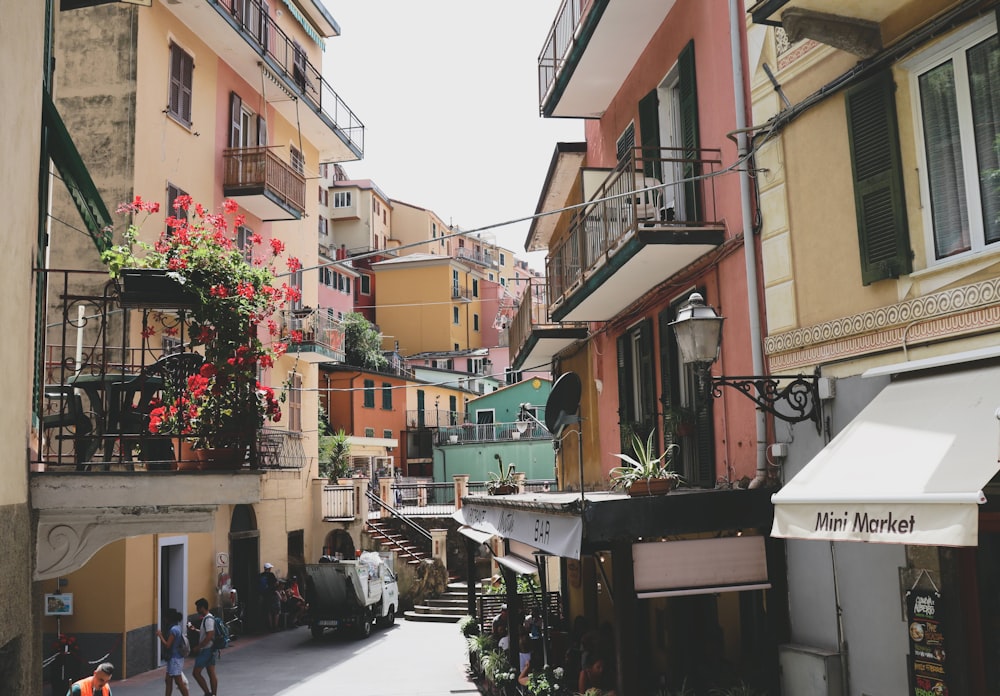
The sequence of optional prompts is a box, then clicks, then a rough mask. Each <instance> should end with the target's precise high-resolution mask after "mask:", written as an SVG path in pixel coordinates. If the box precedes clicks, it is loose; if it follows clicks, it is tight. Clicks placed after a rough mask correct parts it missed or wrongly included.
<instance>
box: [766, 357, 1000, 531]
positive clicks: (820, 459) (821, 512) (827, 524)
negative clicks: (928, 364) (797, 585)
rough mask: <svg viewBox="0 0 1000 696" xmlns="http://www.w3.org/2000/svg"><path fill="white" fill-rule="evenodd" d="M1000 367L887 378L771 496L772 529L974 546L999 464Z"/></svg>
mask: <svg viewBox="0 0 1000 696" xmlns="http://www.w3.org/2000/svg"><path fill="white" fill-rule="evenodd" d="M998 407H1000V367H998V366H995V365H991V366H988V367H982V368H980V369H967V370H963V371H959V372H947V373H937V374H930V375H925V376H909V377H906V378H904V379H898V380H897V381H895V382H893V383H891V384H889V386H887V387H886V388H885V389H883V390H882V392H880V393H879V394H878V396H876V397H875V398H874V399H873V400H872V402H871V403H870V404H868V406H867V407H865V409H864V410H863V411H861V413H859V414H858V415H857V417H856V418H855V419H854V420H853V421H851V423H850V424H849V425H848V426H847V427H846V428H845V429H844V430H843V431H842V432H840V433H839V434H838V435H837V436H836V437H835V438H834V439H833V440H832V441H831V442H830V444H828V445H827V446H826V447H825V448H823V450H822V451H821V452H820V453H819V454H818V455H816V457H815V458H813V460H812V461H810V462H809V463H808V464H807V465H806V466H805V468H803V469H802V471H800V472H799V473H798V474H796V475H795V476H794V477H793V478H792V479H791V480H790V481H789V482H788V483H786V484H785V486H784V487H783V488H782V489H781V490H780V491H779V492H778V493H776V494H774V496H772V498H771V500H772V502H773V503H774V525H773V527H772V530H771V535H772V536H776V537H787V538H795V539H825V540H833V541H873V542H883V543H893V544H923V545H937V546H976V545H977V543H978V522H979V517H978V505H979V504H982V503H984V502H986V497H985V496H984V495H983V492H982V489H983V488H984V487H985V486H986V484H987V483H988V482H989V480H990V479H991V478H992V477H993V476H994V474H995V473H996V472H997V469H998V466H1000V465H998V463H997V455H998V442H1000V440H998V436H1000V429H998V421H997V409H998Z"/></svg>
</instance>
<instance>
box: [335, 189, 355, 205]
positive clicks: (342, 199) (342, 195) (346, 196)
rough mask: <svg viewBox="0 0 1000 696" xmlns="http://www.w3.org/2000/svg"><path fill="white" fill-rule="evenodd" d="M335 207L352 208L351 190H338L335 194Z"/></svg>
mask: <svg viewBox="0 0 1000 696" xmlns="http://www.w3.org/2000/svg"><path fill="white" fill-rule="evenodd" d="M333 207H334V208H350V207H351V192H350V191H337V192H336V193H334V194H333Z"/></svg>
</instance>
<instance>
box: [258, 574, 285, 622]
mask: <svg viewBox="0 0 1000 696" xmlns="http://www.w3.org/2000/svg"><path fill="white" fill-rule="evenodd" d="M257 583H258V591H259V592H260V608H261V613H262V614H263V615H264V618H265V620H266V621H267V630H269V631H274V630H276V629H277V628H278V614H279V613H280V612H281V599H280V598H279V597H278V577H277V576H276V575H275V574H274V566H273V565H271V564H270V563H265V564H264V570H262V571H261V573H260V576H259V577H258V581H257Z"/></svg>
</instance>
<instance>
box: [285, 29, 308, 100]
mask: <svg viewBox="0 0 1000 696" xmlns="http://www.w3.org/2000/svg"><path fill="white" fill-rule="evenodd" d="M285 50H287V49H285ZM286 60H287V58H286ZM292 79H293V80H295V84H297V85H298V86H299V89H301V90H302V91H303V92H305V91H306V50H305V49H304V48H302V45H301V44H299V42H298V41H292ZM310 86H311V85H310Z"/></svg>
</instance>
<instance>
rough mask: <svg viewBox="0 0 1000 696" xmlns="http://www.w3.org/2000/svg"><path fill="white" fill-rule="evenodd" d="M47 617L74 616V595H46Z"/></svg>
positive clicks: (64, 593)
mask: <svg viewBox="0 0 1000 696" xmlns="http://www.w3.org/2000/svg"><path fill="white" fill-rule="evenodd" d="M45 615H46V616H73V594H72V593H71V592H63V593H62V594H47V595H45Z"/></svg>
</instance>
